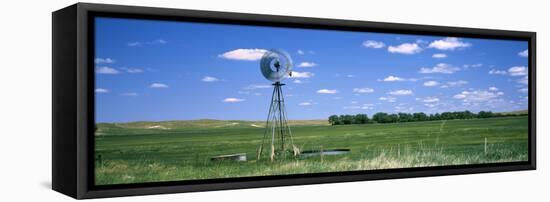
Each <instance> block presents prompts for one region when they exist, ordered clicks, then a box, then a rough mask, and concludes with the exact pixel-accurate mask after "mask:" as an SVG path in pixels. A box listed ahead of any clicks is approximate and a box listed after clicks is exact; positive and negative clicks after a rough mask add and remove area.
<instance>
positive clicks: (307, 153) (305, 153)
mask: <svg viewBox="0 0 550 202" xmlns="http://www.w3.org/2000/svg"><path fill="white" fill-rule="evenodd" d="M349 153H351V150H350V149H329V150H323V151H320V150H308V151H302V152H301V153H300V157H304V158H305V157H312V156H321V155H323V156H329V155H342V154H349Z"/></svg>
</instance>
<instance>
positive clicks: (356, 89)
mask: <svg viewBox="0 0 550 202" xmlns="http://www.w3.org/2000/svg"><path fill="white" fill-rule="evenodd" d="M353 92H354V93H372V92H374V89H372V88H354V89H353Z"/></svg>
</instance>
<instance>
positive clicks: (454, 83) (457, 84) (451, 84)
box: [447, 80, 468, 87]
mask: <svg viewBox="0 0 550 202" xmlns="http://www.w3.org/2000/svg"><path fill="white" fill-rule="evenodd" d="M466 84H468V81H464V80H458V81H449V82H447V85H448V86H449V87H460V86H463V85H466Z"/></svg>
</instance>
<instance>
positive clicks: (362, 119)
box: [355, 114, 369, 124]
mask: <svg viewBox="0 0 550 202" xmlns="http://www.w3.org/2000/svg"><path fill="white" fill-rule="evenodd" d="M368 122H369V117H368V116H367V115H366V114H357V115H355V123H357V124H365V123H368Z"/></svg>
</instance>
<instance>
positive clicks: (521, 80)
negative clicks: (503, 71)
mask: <svg viewBox="0 0 550 202" xmlns="http://www.w3.org/2000/svg"><path fill="white" fill-rule="evenodd" d="M517 82H518V83H520V84H524V85H527V84H528V83H529V77H528V76H527V75H526V76H524V77H523V78H521V79H519V80H517Z"/></svg>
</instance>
